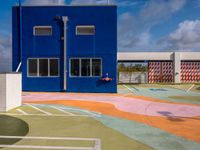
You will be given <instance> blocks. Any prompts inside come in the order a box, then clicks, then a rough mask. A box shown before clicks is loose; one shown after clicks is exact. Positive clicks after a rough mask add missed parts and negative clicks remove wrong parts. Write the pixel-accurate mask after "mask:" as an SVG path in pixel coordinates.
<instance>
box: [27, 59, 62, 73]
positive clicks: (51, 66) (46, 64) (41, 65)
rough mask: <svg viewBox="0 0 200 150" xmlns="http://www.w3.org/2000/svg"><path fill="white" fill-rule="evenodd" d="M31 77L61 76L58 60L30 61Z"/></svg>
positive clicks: (29, 70) (29, 71)
mask: <svg viewBox="0 0 200 150" xmlns="http://www.w3.org/2000/svg"><path fill="white" fill-rule="evenodd" d="M28 76H29V77H57V76H59V62H58V59H56V58H52V59H50V58H30V59H28Z"/></svg>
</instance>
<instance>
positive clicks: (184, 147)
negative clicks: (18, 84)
mask: <svg viewBox="0 0 200 150" xmlns="http://www.w3.org/2000/svg"><path fill="white" fill-rule="evenodd" d="M37 106H40V107H41V106H42V107H48V106H49V105H42V104H37ZM53 106H56V107H58V108H61V109H63V110H66V111H69V110H70V112H74V113H79V114H84V115H89V116H90V117H93V118H94V119H96V120H98V121H100V122H101V123H103V124H104V125H105V126H107V127H110V128H112V129H115V130H117V131H118V132H120V133H122V134H124V135H126V136H128V137H129V138H131V139H134V140H136V141H139V142H141V143H144V144H146V145H149V146H150V147H152V148H155V149H158V150H200V143H196V142H193V141H191V140H188V139H184V138H182V137H178V136H176V135H172V134H169V133H167V132H165V131H163V130H160V129H158V128H154V127H151V126H148V125H145V124H141V123H137V122H135V121H130V120H126V119H122V118H117V117H111V116H107V115H102V114H101V115H99V113H97V112H92V111H88V110H84V109H81V108H78V107H68V106H63V105H53Z"/></svg>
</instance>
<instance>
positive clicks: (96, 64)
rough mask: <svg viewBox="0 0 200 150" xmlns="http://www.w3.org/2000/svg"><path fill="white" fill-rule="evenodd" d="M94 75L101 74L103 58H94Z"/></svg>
mask: <svg viewBox="0 0 200 150" xmlns="http://www.w3.org/2000/svg"><path fill="white" fill-rule="evenodd" d="M92 76H101V60H100V59H92Z"/></svg>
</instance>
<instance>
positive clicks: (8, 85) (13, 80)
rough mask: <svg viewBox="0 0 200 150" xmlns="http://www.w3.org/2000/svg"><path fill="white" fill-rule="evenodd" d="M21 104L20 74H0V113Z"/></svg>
mask: <svg viewBox="0 0 200 150" xmlns="http://www.w3.org/2000/svg"><path fill="white" fill-rule="evenodd" d="M21 104H22V75H21V73H0V111H1V112H2V111H8V110H10V109H13V108H15V107H18V106H20V105H21Z"/></svg>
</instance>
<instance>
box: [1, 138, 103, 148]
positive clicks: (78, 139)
mask: <svg viewBox="0 0 200 150" xmlns="http://www.w3.org/2000/svg"><path fill="white" fill-rule="evenodd" d="M0 138H3V139H35V140H66V141H67V140H68V141H94V142H95V145H94V147H75V146H74V147H67V146H35V145H34V146H33V145H6V144H0V147H2V148H28V149H65V150H101V140H100V139H99V138H75V137H38V136H4V135H0Z"/></svg>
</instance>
